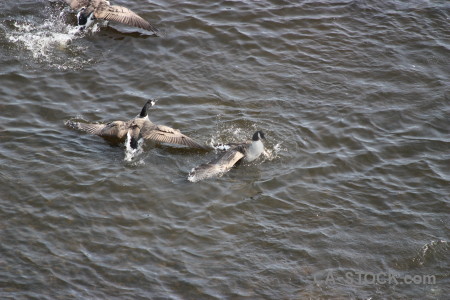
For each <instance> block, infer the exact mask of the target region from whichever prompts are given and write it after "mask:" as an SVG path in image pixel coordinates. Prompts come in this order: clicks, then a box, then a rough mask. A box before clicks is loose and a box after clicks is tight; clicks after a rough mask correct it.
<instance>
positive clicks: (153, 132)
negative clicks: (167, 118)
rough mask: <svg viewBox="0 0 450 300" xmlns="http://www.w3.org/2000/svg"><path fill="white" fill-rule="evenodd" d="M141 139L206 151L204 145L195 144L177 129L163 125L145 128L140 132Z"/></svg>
mask: <svg viewBox="0 0 450 300" xmlns="http://www.w3.org/2000/svg"><path fill="white" fill-rule="evenodd" d="M141 134H142V137H143V138H144V139H147V140H152V141H155V142H159V143H167V144H178V145H183V146H187V147H191V148H199V149H207V148H208V147H207V146H206V145H202V144H200V143H197V142H196V141H194V140H193V139H191V138H190V137H188V136H186V135H184V134H182V133H181V132H180V131H179V130H178V129H173V128H170V127H168V126H164V125H154V124H153V126H146V127H144V128H142V130H141Z"/></svg>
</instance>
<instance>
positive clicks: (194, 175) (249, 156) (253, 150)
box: [188, 131, 265, 182]
mask: <svg viewBox="0 0 450 300" xmlns="http://www.w3.org/2000/svg"><path fill="white" fill-rule="evenodd" d="M261 139H265V136H264V133H263V132H262V131H257V132H255V133H254V134H253V137H252V140H251V141H246V142H242V143H232V144H228V145H226V146H227V147H229V148H228V149H227V150H226V151H225V152H224V153H223V154H222V155H220V156H219V157H217V158H216V159H214V160H212V161H210V162H209V163H206V164H202V165H200V166H198V167H196V168H194V169H192V171H191V172H190V173H189V176H188V180H189V181H191V182H197V181H200V180H203V179H206V178H209V177H213V176H216V175H220V174H223V173H225V172H228V171H229V170H230V169H231V168H232V167H233V166H234V165H235V164H236V163H237V162H238V161H239V160H241V159H242V160H244V161H247V162H251V161H254V160H255V159H257V158H258V157H259V156H260V155H261V154H262V153H263V152H264V144H263V143H262V141H261Z"/></svg>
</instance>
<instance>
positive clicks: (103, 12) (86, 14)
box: [64, 0, 158, 34]
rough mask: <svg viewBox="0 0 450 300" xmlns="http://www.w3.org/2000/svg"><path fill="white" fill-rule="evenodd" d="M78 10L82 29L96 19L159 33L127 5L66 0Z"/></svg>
mask: <svg viewBox="0 0 450 300" xmlns="http://www.w3.org/2000/svg"><path fill="white" fill-rule="evenodd" d="M64 1H65V2H66V3H67V4H69V5H70V8H71V9H73V10H76V11H77V12H78V14H77V20H78V26H79V27H80V29H84V28H87V27H89V26H91V25H92V24H93V23H94V21H95V20H96V19H103V20H108V21H114V22H119V23H122V24H125V25H129V26H133V27H138V28H142V29H145V30H148V31H152V32H154V33H155V34H157V31H158V30H157V29H156V28H155V27H154V26H153V25H151V24H150V23H149V22H147V21H146V20H144V19H143V18H142V17H140V16H138V15H137V14H136V13H134V12H133V11H131V10H129V9H128V8H126V7H123V6H118V5H111V4H110V3H109V1H107V0H64Z"/></svg>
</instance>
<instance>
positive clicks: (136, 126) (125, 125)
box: [66, 100, 211, 150]
mask: <svg viewBox="0 0 450 300" xmlns="http://www.w3.org/2000/svg"><path fill="white" fill-rule="evenodd" d="M155 103H156V100H148V101H147V102H146V103H145V105H144V107H143V108H142V110H141V113H140V114H139V115H138V116H137V117H136V118H134V119H131V120H129V121H113V122H110V123H107V124H96V123H82V122H74V121H72V120H69V121H67V122H66V125H67V126H68V127H70V128H73V129H76V130H80V131H84V132H87V133H90V134H95V135H98V136H101V137H103V138H104V139H106V140H109V141H111V142H124V141H125V139H126V138H127V135H130V138H131V139H130V146H131V148H133V149H136V148H137V146H138V141H139V139H141V138H143V139H145V140H151V141H153V142H155V143H159V144H175V145H181V146H185V147H188V148H195V149H203V150H210V149H211V147H209V146H207V145H203V144H201V143H199V142H197V141H195V140H193V139H192V138H190V137H188V136H186V135H184V134H182V133H181V132H180V131H179V130H178V129H173V128H170V127H168V126H164V125H157V124H154V123H153V122H152V121H150V119H149V118H148V110H149V109H150V108H151V107H152V106H153V105H155Z"/></svg>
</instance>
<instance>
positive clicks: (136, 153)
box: [123, 132, 144, 162]
mask: <svg viewBox="0 0 450 300" xmlns="http://www.w3.org/2000/svg"><path fill="white" fill-rule="evenodd" d="M130 142H131V136H130V133H129V132H128V133H127V139H126V140H125V157H124V159H123V160H124V161H126V162H136V161H137V160H138V159H139V157H140V155H141V154H142V153H144V148H143V144H144V139H142V138H141V139H139V140H138V145H137V148H136V149H133V148H131V145H130Z"/></svg>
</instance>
